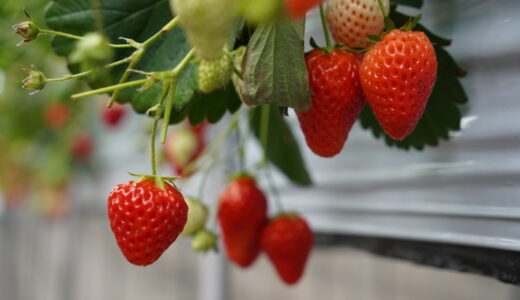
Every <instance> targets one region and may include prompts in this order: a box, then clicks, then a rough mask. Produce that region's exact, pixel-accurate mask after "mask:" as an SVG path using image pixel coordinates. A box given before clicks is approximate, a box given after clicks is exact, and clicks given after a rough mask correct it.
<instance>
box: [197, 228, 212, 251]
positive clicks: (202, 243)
mask: <svg viewBox="0 0 520 300" xmlns="http://www.w3.org/2000/svg"><path fill="white" fill-rule="evenodd" d="M217 241H218V236H217V235H216V234H215V233H214V232H211V231H209V230H206V229H202V230H199V231H197V232H196V233H195V235H194V236H193V241H192V242H191V249H193V250H195V251H198V252H206V251H208V250H214V251H218V246H217Z"/></svg>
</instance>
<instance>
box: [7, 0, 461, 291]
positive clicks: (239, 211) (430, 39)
mask: <svg viewBox="0 0 520 300" xmlns="http://www.w3.org/2000/svg"><path fill="white" fill-rule="evenodd" d="M422 4H423V3H422V1H421V0H392V1H388V0H329V1H326V2H324V3H320V1H309V0H308V1H304V0H284V1H282V0H170V1H169V2H168V1H156V0H139V1H138V0H124V1H120V0H95V1H91V0H55V1H53V2H51V3H50V5H49V6H48V8H47V11H46V20H45V21H46V24H47V27H46V26H43V23H44V22H43V21H40V20H33V19H31V17H30V15H29V14H28V13H27V17H28V20H27V21H25V22H23V23H20V24H18V25H16V26H15V27H14V29H15V32H16V33H17V34H19V35H21V36H22V37H23V41H22V42H21V44H25V43H29V42H31V41H32V40H34V39H36V38H38V36H40V35H42V34H46V35H53V36H54V39H53V40H52V47H53V49H54V52H55V53H56V54H57V55H59V56H62V57H63V58H65V60H66V61H67V64H68V67H69V70H70V73H71V74H66V75H63V76H62V77H56V78H49V77H47V76H46V75H45V74H43V73H42V72H40V71H39V70H38V69H36V68H32V69H27V70H26V72H27V73H28V77H27V78H26V79H25V80H24V87H25V88H28V89H32V90H34V91H36V92H39V91H41V90H43V89H44V88H45V87H46V86H47V85H49V84H54V83H57V82H62V81H69V80H77V79H82V80H86V81H87V82H88V83H89V85H90V87H91V88H92V89H91V90H87V91H83V92H79V93H75V94H72V95H71V98H72V99H73V100H79V101H85V100H80V99H83V98H88V97H90V96H93V95H98V94H108V95H109V96H110V101H109V102H108V104H107V105H108V107H111V106H112V105H114V104H116V103H130V104H131V106H132V107H133V109H134V110H135V111H136V112H138V113H142V114H146V115H148V116H150V117H152V122H153V130H152V136H151V148H152V151H151V166H152V172H151V174H144V175H143V174H131V175H133V176H135V177H136V179H135V180H133V181H130V182H129V183H127V184H123V185H119V186H117V187H116V188H114V190H113V191H112V193H111V194H110V197H109V204H108V207H109V217H110V221H111V227H112V230H113V231H114V234H115V237H116V240H117V243H118V245H119V246H120V248H121V250H122V252H123V254H124V255H125V256H126V257H127V259H128V260H129V261H130V262H132V263H134V264H138V265H148V264H150V263H153V262H154V261H155V260H157V259H158V258H159V257H160V256H161V254H162V253H163V252H164V251H165V250H166V249H167V248H168V247H169V245H170V244H171V243H173V242H174V241H175V239H176V238H177V236H178V235H179V234H180V233H181V231H183V229H184V233H183V235H189V236H193V237H194V239H193V248H194V249H196V250H198V251H206V250H209V249H216V242H217V239H218V236H217V235H216V233H215V232H214V230H213V229H208V228H206V225H205V221H206V218H207V216H208V208H207V207H206V206H205V205H204V204H203V203H202V202H200V201H198V200H197V199H189V200H188V201H187V205H188V209H186V204H185V202H184V200H183V199H182V197H183V196H182V195H181V194H180V193H178V192H177V189H176V187H175V183H174V181H175V180H176V179H177V178H172V177H164V176H160V175H158V174H157V168H156V158H155V153H156V152H157V149H156V138H155V137H156V135H157V134H159V136H160V141H161V143H163V144H164V143H167V137H168V129H169V125H172V124H182V126H183V128H184V132H183V133H182V134H177V135H176V136H179V138H178V139H179V140H181V139H184V140H185V141H187V142H186V145H188V146H185V148H186V149H191V150H190V151H191V152H190V153H191V154H189V155H184V156H181V157H175V155H173V156H171V158H170V157H169V160H171V161H174V162H178V161H182V166H176V170H178V171H179V170H182V171H179V173H180V174H181V175H184V177H186V178H187V177H189V176H190V175H191V174H193V173H197V172H201V173H203V174H204V175H203V176H204V178H207V175H208V174H209V172H210V171H211V169H212V168H213V167H214V166H215V164H216V162H217V161H218V159H219V155H218V153H219V151H220V148H221V147H222V145H223V144H224V143H225V141H226V140H227V139H228V138H230V137H231V135H232V134H233V133H236V137H238V142H237V144H238V147H237V155H236V156H237V157H238V161H239V163H238V166H239V170H237V175H235V176H234V177H233V179H232V181H231V183H230V185H229V186H228V187H227V188H226V189H225V190H224V191H223V193H222V195H221V197H220V199H219V205H218V219H219V223H220V227H221V234H222V237H223V241H224V245H225V250H226V254H227V255H228V257H229V258H230V260H231V261H233V262H235V263H236V264H237V265H239V266H241V267H247V266H250V265H251V264H252V263H253V262H254V261H255V259H256V257H257V256H258V255H259V253H260V252H262V251H264V252H266V253H267V255H268V256H269V258H270V259H271V261H272V262H273V264H274V266H275V268H276V270H277V271H278V273H279V275H280V277H281V279H282V280H283V281H284V282H286V283H288V284H293V283H295V282H297V281H298V280H299V278H300V277H301V275H302V274H303V271H304V267H305V263H306V260H307V258H308V255H309V252H310V249H311V246H312V234H311V232H310V228H309V227H308V225H307V223H306V221H305V220H304V219H303V218H302V217H301V216H299V215H298V214H296V213H292V212H287V211H285V210H284V209H283V208H282V207H281V204H280V203H279V201H277V203H278V204H277V207H278V210H279V214H278V215H277V216H275V217H272V218H271V219H269V218H268V216H267V202H266V197H265V195H264V193H263V192H262V191H261V190H260V189H259V187H258V186H257V184H256V180H255V179H254V177H252V176H251V173H255V172H257V170H256V169H255V170H251V169H249V170H245V167H244V165H245V164H244V163H243V160H244V151H245V150H244V149H245V148H244V139H245V137H247V136H253V137H255V138H256V139H257V140H258V141H259V145H260V146H261V147H262V149H263V153H264V155H263V158H262V159H261V161H260V162H259V163H258V164H256V165H255V166H256V167H260V168H261V169H263V170H267V172H266V173H267V174H269V170H270V165H274V166H275V167H276V168H278V169H279V170H280V171H281V172H282V173H283V174H285V175H286V177H287V178H288V179H289V180H291V181H292V182H293V183H295V184H297V185H303V186H306V185H311V176H310V174H309V173H308V171H307V169H306V167H305V163H304V161H303V158H302V155H301V152H300V148H299V145H298V143H297V142H296V140H295V137H294V135H293V133H292V132H291V129H290V127H289V126H288V124H287V121H286V120H285V116H286V115H288V112H289V111H294V112H295V113H296V115H297V117H298V120H299V122H300V126H301V129H302V131H303V134H304V136H305V138H306V142H307V145H308V146H309V148H310V149H311V150H312V151H313V152H314V153H315V154H317V155H319V156H323V157H332V156H336V155H338V154H339V153H340V152H342V151H343V152H345V153H344V154H345V155H348V145H347V146H346V147H344V145H345V143H346V142H347V139H348V133H349V131H350V129H351V127H352V125H353V124H354V123H355V122H356V120H359V122H360V123H361V125H362V127H363V128H364V129H366V130H367V131H370V132H371V133H372V134H373V135H374V137H375V138H377V139H381V140H383V141H385V143H386V144H387V145H388V146H392V147H397V148H399V149H406V150H408V149H411V148H414V149H417V150H423V149H425V148H426V147H427V146H432V147H433V146H437V145H438V144H439V143H440V142H441V141H442V140H448V139H449V137H450V136H449V133H450V131H453V130H459V129H460V120H461V109H460V108H461V105H463V104H464V103H466V101H467V97H466V94H465V91H464V89H463V87H462V85H461V83H460V82H459V78H460V77H462V76H464V75H465V71H464V70H463V69H461V68H460V67H459V66H458V64H457V63H456V61H455V60H454V59H453V58H452V57H451V55H450V54H449V53H448V51H447V50H446V48H447V47H448V46H449V45H450V44H451V40H449V39H446V38H443V37H440V36H438V35H436V34H434V33H433V32H431V31H430V30H428V29H427V28H426V27H424V26H423V25H421V24H420V23H419V19H420V18H419V17H412V16H407V15H405V14H403V13H401V12H400V10H399V9H400V7H401V6H409V7H413V8H417V9H420V8H421V7H422ZM316 6H319V10H320V15H321V20H322V26H323V30H324V37H325V41H326V44H325V45H317V43H316V42H315V41H314V40H313V39H312V40H311V45H312V46H313V48H314V49H313V50H312V51H310V52H308V53H305V51H304V44H305V43H304V32H305V18H306V13H307V12H308V11H309V10H311V9H313V8H315V7H316ZM333 39H334V41H335V43H333ZM35 63H36V62H35ZM43 92H45V91H43ZM244 110H248V111H249V112H248V114H244V113H242V112H243V111H244ZM227 113H229V114H231V115H232V117H231V118H230V119H229V118H228V119H226V120H228V121H229V123H228V125H227V126H226V128H225V129H224V130H223V131H222V133H221V134H220V135H219V136H218V137H216V138H214V139H213V140H212V142H211V143H210V144H209V145H204V147H201V145H202V144H203V142H200V141H199V140H200V137H201V135H200V134H199V133H200V129H197V128H201V127H200V126H202V127H205V126H206V125H207V124H208V123H217V122H219V121H220V120H221V119H222V118H223V116H224V115H226V114H227ZM245 116H247V117H248V119H249V120H248V122H243V121H242V120H243V118H244V117H245ZM241 124H242V126H241ZM245 127H247V128H248V131H250V132H252V135H248V134H246V133H245V132H243V131H244V130H243V129H244V128H245ZM172 136H173V134H172ZM176 139H177V138H175V139H173V140H174V141H173V142H175V140H176ZM170 140H172V139H170ZM197 143H198V144H197ZM347 144H348V143H347ZM165 149H166V150H165V151H166V152H167V156H168V151H169V149H173V150H172V151H174V149H176V146H171V147H170V146H168V144H167V147H166V148H165ZM195 154H196V155H195ZM268 179H269V180H268V181H269V182H271V180H270V177H269V176H268ZM203 182H205V179H204V180H203ZM199 197H203V194H201V195H199ZM164 208H168V210H164ZM170 208H171V210H170ZM186 222H188V224H190V225H189V226H187V227H186V228H185V226H186ZM194 224H195V225H194ZM187 228H189V229H187Z"/></svg>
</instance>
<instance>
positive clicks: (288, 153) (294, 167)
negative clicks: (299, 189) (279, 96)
mask: <svg viewBox="0 0 520 300" xmlns="http://www.w3.org/2000/svg"><path fill="white" fill-rule="evenodd" d="M267 112H268V113H269V126H268V141H267V148H265V149H264V151H266V156H267V159H268V160H269V161H271V162H272V163H273V164H274V165H275V166H277V167H278V169H280V171H281V172H282V173H284V174H285V176H287V178H289V179H290V180H291V181H293V182H294V183H296V184H299V185H304V186H308V185H311V184H312V181H311V178H310V176H309V173H308V172H307V169H306V168H305V163H304V161H303V158H302V155H301V153H300V148H299V147H298V143H297V142H296V140H295V139H294V136H293V134H292V132H291V130H290V128H289V126H287V123H286V122H285V120H284V119H283V117H282V115H281V114H280V111H279V108H278V107H277V106H275V105H270V106H269V110H267ZM249 119H250V124H251V130H252V131H253V133H254V134H255V136H256V137H257V138H258V139H259V140H260V135H261V127H262V126H261V119H262V107H256V108H253V109H251V110H250V113H249ZM260 144H261V145H262V143H260ZM263 146H264V145H262V147H263Z"/></svg>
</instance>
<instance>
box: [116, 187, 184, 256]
mask: <svg viewBox="0 0 520 300" xmlns="http://www.w3.org/2000/svg"><path fill="white" fill-rule="evenodd" d="M187 215H188V206H187V205H186V202H184V198H183V196H182V194H181V193H180V192H179V191H178V190H177V189H175V188H174V187H173V186H172V185H170V184H169V183H167V182H164V189H161V188H160V187H159V186H157V184H156V182H155V181H154V180H150V179H145V180H142V181H139V182H134V181H130V182H128V183H127V184H120V185H118V186H116V187H115V188H114V189H113V190H112V192H111V193H110V196H109V197H108V218H109V219H110V227H111V228H112V231H113V232H114V236H115V238H116V240H117V244H118V245H119V248H120V249H121V252H123V254H124V255H125V257H126V259H128V261H129V262H131V263H133V264H135V265H139V266H146V265H149V264H151V263H153V262H155V261H156V260H157V259H158V258H159V257H160V256H161V255H162V253H163V252H164V251H165V250H166V249H168V247H169V246H170V245H171V244H172V243H173V242H174V241H175V240H176V239H177V236H178V235H179V234H180V233H181V231H182V229H183V228H184V224H186V218H187Z"/></svg>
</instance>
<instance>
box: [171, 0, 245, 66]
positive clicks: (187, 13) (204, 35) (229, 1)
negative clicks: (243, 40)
mask: <svg viewBox="0 0 520 300" xmlns="http://www.w3.org/2000/svg"><path fill="white" fill-rule="evenodd" d="M233 2H234V0H170V6H171V8H172V10H173V13H174V14H175V15H177V16H178V17H179V22H180V25H181V26H182V28H183V29H184V32H185V34H186V36H187V38H188V41H189V42H190V44H191V45H192V46H193V47H194V48H195V51H196V52H197V55H198V56H199V57H200V58H202V59H205V60H216V59H219V58H220V57H221V55H222V49H223V48H224V46H225V45H226V43H227V42H228V41H229V37H230V34H231V32H232V31H233V25H234V23H235V20H236V11H235V9H233V5H234V3H233Z"/></svg>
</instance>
